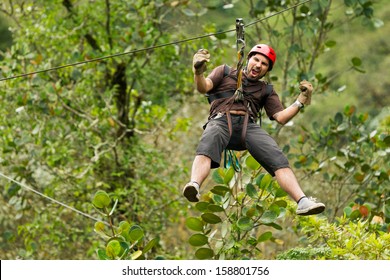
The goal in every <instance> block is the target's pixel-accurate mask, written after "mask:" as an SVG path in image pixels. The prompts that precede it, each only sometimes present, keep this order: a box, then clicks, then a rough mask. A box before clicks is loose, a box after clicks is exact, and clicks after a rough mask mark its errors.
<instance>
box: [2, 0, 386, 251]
mask: <svg viewBox="0 0 390 280" xmlns="http://www.w3.org/2000/svg"><path fill="white" fill-rule="evenodd" d="M385 2H386V1H383V0H382V1H380V0H377V1H366V0H344V1H332V0H313V1H298V0H287V1H273V0H272V1H271V0H267V1H261V0H256V1H252V0H250V1H249V0H248V1H231V3H230V4H226V3H225V1H219V0H213V1H171V0H158V1H146V0H135V1H117V0H106V1H103V0H98V1H92V0H91V1H89V0H79V1H74V0H53V1H43V0H35V1H32V0H14V1H3V2H2V3H1V4H0V16H1V21H0V22H1V25H0V37H1V44H0V50H1V53H0V70H1V72H0V79H2V81H0V103H1V106H0V114H1V116H2V118H1V119H0V139H1V141H0V165H1V169H0V175H1V177H0V186H1V196H0V225H1V236H0V253H1V256H2V258H3V259H98V258H100V259H119V258H122V259H142V258H146V259H155V258H164V259H196V258H198V259H209V258H215V259H246V258H252V259H389V258H390V204H389V203H390V202H389V201H390V183H389V176H390V165H389V164H390V160H389V159H390V157H389V154H390V136H389V127H390V112H389V96H388V94H387V91H388V90H389V88H390V84H389V82H388V81H387V80H386V77H387V75H388V74H386V73H387V72H388V68H389V63H390V61H389V54H390V43H389V42H388V41H386V39H385V38H387V34H388V31H389V26H388V25H387V23H388V19H389V17H390V10H389V7H388V5H386V3H385ZM294 5H296V7H295V8H291V7H293V6H294ZM283 10H285V11H284V12H282V13H280V14H278V15H274V16H271V15H273V14H274V13H276V12H278V11H283ZM238 17H240V18H243V19H244V21H245V23H246V24H248V23H253V24H251V25H248V26H247V27H246V29H245V36H246V43H247V47H249V46H252V45H253V44H256V43H258V42H264V43H268V44H271V45H272V46H273V47H274V49H275V50H276V52H277V63H276V65H275V67H274V70H273V71H272V72H271V73H270V75H269V76H267V77H266V79H268V80H270V81H272V83H273V84H274V87H275V89H276V90H277V92H278V93H279V94H280V97H281V99H282V102H283V103H284V104H285V105H286V106H288V105H289V104H291V103H292V102H293V101H294V99H295V98H296V95H297V86H298V83H299V81H300V80H302V79H307V80H309V81H311V82H312V83H313V85H314V87H315V95H314V96H313V99H312V103H313V104H312V105H311V106H309V107H307V108H305V110H304V112H303V113H302V114H300V115H299V116H297V117H296V118H295V119H294V122H291V123H289V124H288V125H286V126H284V127H281V126H279V125H276V124H275V123H274V122H270V121H268V120H266V119H265V118H264V117H263V126H264V128H265V129H267V131H269V133H271V134H272V135H273V136H274V137H275V138H276V139H277V140H278V142H279V143H280V145H281V146H282V147H283V149H284V151H285V152H286V154H287V155H288V157H289V160H290V163H291V166H292V167H293V168H294V170H295V172H296V174H297V176H298V178H299V181H300V182H301V184H302V187H303V189H304V190H305V192H306V193H308V194H310V195H313V196H316V197H318V198H319V199H321V201H323V202H325V203H326V205H327V209H326V212H325V213H324V214H321V215H320V216H317V217H296V216H295V215H294V213H295V211H294V209H295V207H296V206H295V205H294V203H293V202H292V201H291V200H290V199H289V198H288V197H287V196H286V194H285V193H284V192H283V191H282V190H281V189H280V187H279V186H278V185H277V183H276V182H275V181H274V180H273V178H272V177H271V176H269V175H268V174H266V173H265V171H264V170H263V169H262V167H261V166H260V165H259V164H258V163H257V162H256V161H255V160H254V159H253V158H252V157H251V156H250V155H249V154H247V153H238V154H237V157H238V160H239V163H240V166H241V170H240V171H238V172H235V171H234V169H233V168H232V167H230V168H226V169H223V168H221V169H218V170H216V171H215V172H214V173H213V174H212V175H211V176H210V178H209V180H207V182H206V184H205V187H204V189H203V191H202V194H203V197H202V201H201V202H199V203H197V204H195V205H190V204H188V203H187V201H186V200H184V199H183V198H182V196H181V188H182V187H183V185H184V184H185V183H186V182H187V180H188V179H189V169H190V166H191V163H192V162H191V161H192V159H193V156H194V151H195V148H196V144H197V141H198V139H199V136H200V134H201V130H202V128H201V127H202V124H203V122H204V121H205V120H206V118H207V113H208V105H207V102H206V101H205V100H204V98H203V97H202V96H201V95H199V94H197V92H196V91H195V90H194V87H193V77H192V72H191V60H192V55H193V53H194V52H195V51H196V50H197V49H199V48H207V49H209V50H210V52H211V55H212V60H211V63H210V65H209V69H211V68H212V67H213V66H216V65H219V64H221V63H228V64H230V65H234V64H235V63H236V55H235V33H234V28H235V26H234V24H235V19H236V18H238ZM8 26H9V29H8V28H7V27H8ZM8 30H9V31H8ZM232 31H233V32H232ZM205 34H206V35H207V34H210V36H203V35H205ZM198 36H201V38H198ZM190 38H193V39H191V40H189V39H190ZM99 58H102V59H99ZM88 60H92V61H90V62H89V63H82V64H77V63H78V62H88ZM69 64H72V65H71V66H69V67H61V68H60V69H54V70H51V71H42V72H40V73H34V74H29V75H26V76H22V77H18V75H21V74H24V73H31V72H35V71H40V70H46V69H50V68H53V67H58V66H63V65H69ZM76 64H77V65H76ZM12 77H14V78H12Z"/></svg>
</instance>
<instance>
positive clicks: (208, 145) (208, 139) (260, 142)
mask: <svg viewBox="0 0 390 280" xmlns="http://www.w3.org/2000/svg"><path fill="white" fill-rule="evenodd" d="M231 117H232V136H231V137H230V134H229V128H228V123H227V118H226V115H223V116H220V117H217V118H213V119H210V120H209V121H208V122H207V124H206V125H205V129H204V131H203V134H202V137H201V139H200V142H199V145H198V148H197V149H196V154H197V155H204V156H207V157H209V158H210V159H211V168H218V167H219V166H220V162H221V157H222V152H223V150H224V149H229V150H235V151H242V150H248V151H249V153H250V154H251V155H252V156H253V157H254V158H255V159H256V160H257V162H258V163H260V164H261V166H263V167H264V169H265V170H267V172H268V173H270V174H271V175H272V176H275V171H276V170H278V169H280V168H285V167H289V163H288V160H287V158H286V156H285V155H284V154H283V153H282V150H281V149H280V148H279V146H278V145H277V143H276V142H275V140H274V139H273V138H272V137H271V136H270V135H269V134H268V133H267V132H266V131H264V130H263V129H262V128H261V127H260V125H259V124H257V123H254V122H253V121H251V120H249V122H248V127H247V132H246V137H245V143H242V140H241V131H242V126H243V122H244V116H237V115H231Z"/></svg>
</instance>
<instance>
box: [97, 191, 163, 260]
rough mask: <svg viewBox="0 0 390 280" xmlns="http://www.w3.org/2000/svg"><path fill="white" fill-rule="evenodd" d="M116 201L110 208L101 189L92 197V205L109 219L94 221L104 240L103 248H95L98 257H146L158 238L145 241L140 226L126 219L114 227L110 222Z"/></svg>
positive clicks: (106, 258)
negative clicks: (105, 221)
mask: <svg viewBox="0 0 390 280" xmlns="http://www.w3.org/2000/svg"><path fill="white" fill-rule="evenodd" d="M117 203H118V200H115V202H114V205H113V206H112V208H111V209H110V206H111V204H112V199H111V198H110V196H109V195H108V194H107V193H106V192H105V191H102V190H99V191H97V192H96V193H95V196H94V198H93V201H92V204H93V206H94V207H95V208H96V209H97V210H98V211H99V212H100V213H101V214H102V215H104V216H105V217H107V218H108V220H109V224H108V225H107V224H105V223H104V222H101V221H98V222H96V223H95V232H96V233H97V234H98V235H99V236H100V237H102V238H103V239H104V241H105V249H104V250H103V249H98V250H97V255H98V258H99V259H100V260H115V259H120V260H129V259H130V260H136V259H146V258H147V257H148V253H149V252H150V250H151V249H152V248H154V247H155V246H156V245H157V244H158V242H159V239H158V238H154V239H152V240H150V241H149V242H147V243H146V242H145V233H144V230H143V229H142V227H140V226H139V225H137V224H131V223H129V222H127V221H122V222H120V223H119V226H118V227H115V226H114V225H113V223H112V214H113V213H114V211H115V208H116V206H117Z"/></svg>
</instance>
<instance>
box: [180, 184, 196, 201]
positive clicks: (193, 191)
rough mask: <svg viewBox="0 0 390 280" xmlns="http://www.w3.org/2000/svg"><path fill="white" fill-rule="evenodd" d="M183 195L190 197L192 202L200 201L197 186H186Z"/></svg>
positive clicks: (189, 199)
mask: <svg viewBox="0 0 390 280" xmlns="http://www.w3.org/2000/svg"><path fill="white" fill-rule="evenodd" d="M183 195H184V196H185V197H186V198H187V199H188V201H190V202H198V201H199V198H198V197H197V196H198V191H197V190H196V188H195V187H192V186H189V187H186V188H185V189H184V191H183Z"/></svg>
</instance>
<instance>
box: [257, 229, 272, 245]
mask: <svg viewBox="0 0 390 280" xmlns="http://www.w3.org/2000/svg"><path fill="white" fill-rule="evenodd" d="M271 238H272V232H270V231H267V232H264V233H263V234H262V235H260V236H259V238H258V239H257V242H264V241H267V240H269V239H271Z"/></svg>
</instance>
